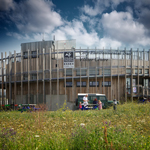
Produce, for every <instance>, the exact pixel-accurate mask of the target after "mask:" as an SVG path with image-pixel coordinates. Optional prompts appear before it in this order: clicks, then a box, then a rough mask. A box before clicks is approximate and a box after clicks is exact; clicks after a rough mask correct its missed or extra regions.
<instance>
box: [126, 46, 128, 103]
mask: <svg viewBox="0 0 150 150" xmlns="http://www.w3.org/2000/svg"><path fill="white" fill-rule="evenodd" d="M126 70H127V51H126V48H125V101H126V102H127V88H128V87H127V85H126V79H127V73H126Z"/></svg>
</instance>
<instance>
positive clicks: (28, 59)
mask: <svg viewBox="0 0 150 150" xmlns="http://www.w3.org/2000/svg"><path fill="white" fill-rule="evenodd" d="M28 104H30V51H29V50H28Z"/></svg>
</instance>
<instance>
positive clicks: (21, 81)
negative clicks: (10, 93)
mask: <svg viewBox="0 0 150 150" xmlns="http://www.w3.org/2000/svg"><path fill="white" fill-rule="evenodd" d="M22 80H23V51H22V50H21V104H23V82H22Z"/></svg>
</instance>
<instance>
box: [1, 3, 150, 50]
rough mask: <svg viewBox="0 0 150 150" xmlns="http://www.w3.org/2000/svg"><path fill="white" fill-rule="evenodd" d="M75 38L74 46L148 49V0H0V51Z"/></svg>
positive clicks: (149, 27) (149, 31)
mask: <svg viewBox="0 0 150 150" xmlns="http://www.w3.org/2000/svg"><path fill="white" fill-rule="evenodd" d="M54 35H55V40H70V39H76V48H77V49H78V48H80V47H81V48H87V47H88V48H95V47H96V48H104V49H110V48H112V49H120V50H122V49H124V48H126V49H131V48H132V49H133V50H136V49H137V48H139V49H140V50H143V49H145V50H149V49H150V0H74V1H72V0H0V52H9V51H10V52H13V51H14V50H16V52H20V49H21V43H26V42H35V41H42V39H44V40H52V39H53V36H54Z"/></svg>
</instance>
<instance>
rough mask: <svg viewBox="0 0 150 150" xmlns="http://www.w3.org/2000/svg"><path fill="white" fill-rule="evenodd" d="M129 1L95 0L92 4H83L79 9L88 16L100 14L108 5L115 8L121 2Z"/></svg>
mask: <svg viewBox="0 0 150 150" xmlns="http://www.w3.org/2000/svg"><path fill="white" fill-rule="evenodd" d="M125 1H126V2H129V1H130V0H95V1H93V6H90V5H88V4H85V5H84V6H83V7H82V8H81V11H82V12H83V13H85V14H87V15H89V16H96V15H98V14H102V13H103V11H104V10H106V9H108V8H109V7H110V8H112V9H115V8H116V7H117V6H118V5H119V4H120V3H122V2H125Z"/></svg>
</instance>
